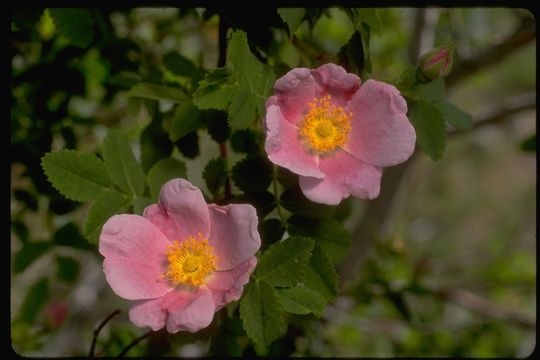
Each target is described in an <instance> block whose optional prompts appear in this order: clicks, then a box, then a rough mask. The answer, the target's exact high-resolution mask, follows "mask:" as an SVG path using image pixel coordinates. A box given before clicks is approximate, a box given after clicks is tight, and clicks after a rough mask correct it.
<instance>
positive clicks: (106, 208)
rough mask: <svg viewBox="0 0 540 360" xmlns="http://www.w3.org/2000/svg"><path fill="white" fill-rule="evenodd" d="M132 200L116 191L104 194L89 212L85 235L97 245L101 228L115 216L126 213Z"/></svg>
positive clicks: (84, 230) (84, 229)
mask: <svg viewBox="0 0 540 360" xmlns="http://www.w3.org/2000/svg"><path fill="white" fill-rule="evenodd" d="M129 203H130V200H129V199H128V198H127V197H126V196H125V195H123V194H122V193H120V192H118V191H116V190H107V191H106V192H104V193H103V194H102V195H101V196H100V197H99V198H98V199H97V200H96V201H95V202H94V203H93V204H92V206H90V209H89V210H88V215H87V216H86V221H85V222H84V226H83V235H84V236H85V237H86V238H87V239H88V240H89V241H90V242H91V243H94V244H96V243H97V242H98V239H99V234H100V233H101V227H102V226H103V224H105V222H106V221H107V220H108V219H109V218H110V217H111V216H113V215H115V214H119V213H121V212H124V211H125V210H126V209H127V207H128V205H129Z"/></svg>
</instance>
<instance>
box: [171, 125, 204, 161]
mask: <svg viewBox="0 0 540 360" xmlns="http://www.w3.org/2000/svg"><path fill="white" fill-rule="evenodd" d="M174 144H175V145H176V146H177V147H178V150H179V151H180V153H182V155H184V156H185V157H187V158H190V159H194V158H196V157H197V156H198V155H199V153H200V150H199V134H198V133H197V132H196V131H193V132H190V133H189V134H187V135H186V136H182V137H181V138H180V139H178V140H176V141H175V142H174Z"/></svg>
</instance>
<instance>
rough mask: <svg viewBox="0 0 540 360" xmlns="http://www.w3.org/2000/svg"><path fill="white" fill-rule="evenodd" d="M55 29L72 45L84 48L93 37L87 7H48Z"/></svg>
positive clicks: (91, 23)
mask: <svg viewBox="0 0 540 360" xmlns="http://www.w3.org/2000/svg"><path fill="white" fill-rule="evenodd" d="M48 12H49V14H50V15H51V18H52V19H53V21H54V24H55V26H56V29H57V30H58V31H59V32H60V33H61V34H62V35H64V36H65V37H66V38H67V39H68V40H69V41H70V42H71V43H72V44H73V45H75V46H78V47H81V48H86V47H88V45H90V42H91V41H92V37H93V35H94V34H93V19H92V15H91V13H90V11H89V10H88V9H62V8H49V9H48Z"/></svg>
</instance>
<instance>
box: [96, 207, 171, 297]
mask: <svg viewBox="0 0 540 360" xmlns="http://www.w3.org/2000/svg"><path fill="white" fill-rule="evenodd" d="M167 245H170V242H169V240H167V238H166V237H165V236H164V235H163V234H162V233H161V231H159V229H158V228H156V227H155V226H154V225H152V223H150V222H149V221H148V220H147V219H145V218H144V217H142V216H138V215H115V216H113V217H111V218H110V219H109V220H108V221H107V222H106V223H105V225H103V229H102V231H101V236H100V238H99V252H100V253H101V255H103V256H104V257H105V260H104V261H103V271H104V272H105V278H106V279H107V282H108V283H109V285H110V286H111V288H112V289H113V291H114V292H115V293H116V294H117V295H118V296H121V297H123V298H125V299H130V300H137V299H153V298H157V297H160V296H163V295H165V294H166V293H168V292H169V291H170V290H171V288H170V286H169V285H168V283H167V281H166V280H164V279H162V278H161V275H162V274H163V273H164V272H165V266H166V261H167V260H166V257H165V253H166V251H167Z"/></svg>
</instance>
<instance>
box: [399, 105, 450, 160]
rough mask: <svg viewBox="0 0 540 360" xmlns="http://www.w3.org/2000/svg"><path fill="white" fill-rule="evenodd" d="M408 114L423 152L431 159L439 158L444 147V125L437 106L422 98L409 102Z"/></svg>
mask: <svg viewBox="0 0 540 360" xmlns="http://www.w3.org/2000/svg"><path fill="white" fill-rule="evenodd" d="M408 116H409V120H410V121H411V123H412V124H413V126H414V129H415V130H416V140H417V142H418V144H420V147H421V148H422V150H423V151H424V153H426V154H427V155H429V157H430V158H431V159H432V160H438V159H440V158H441V157H442V154H443V152H444V148H445V142H446V126H445V123H444V117H443V115H442V114H441V112H440V111H439V109H438V108H437V106H435V105H434V104H433V103H431V102H429V101H426V100H422V99H420V100H418V101H414V102H411V104H410V105H409V113H408Z"/></svg>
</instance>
